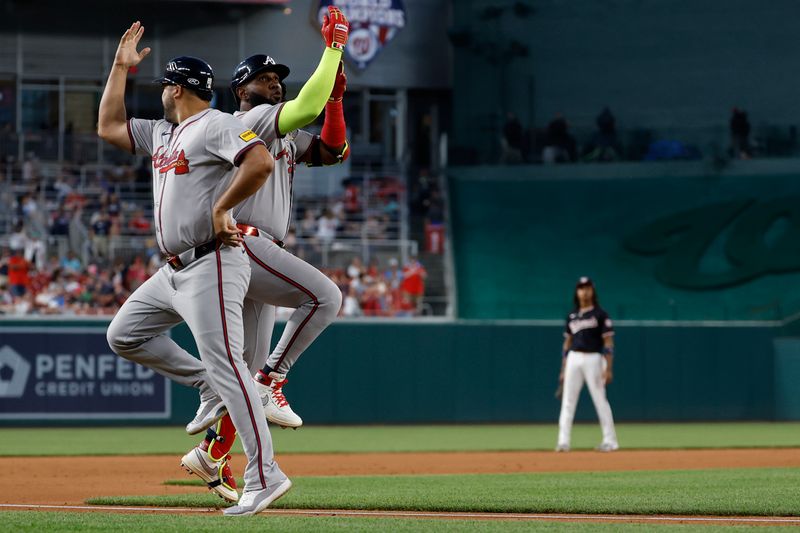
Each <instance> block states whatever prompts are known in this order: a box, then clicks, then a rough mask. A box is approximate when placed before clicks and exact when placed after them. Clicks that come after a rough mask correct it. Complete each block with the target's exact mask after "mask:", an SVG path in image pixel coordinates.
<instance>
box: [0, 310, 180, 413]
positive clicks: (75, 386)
mask: <svg viewBox="0 0 800 533" xmlns="http://www.w3.org/2000/svg"><path fill="white" fill-rule="evenodd" d="M170 414H171V400H170V384H169V382H168V380H167V379H166V378H165V377H163V376H161V375H159V374H156V373H155V372H154V371H153V370H150V369H148V368H145V367H143V366H140V365H137V364H134V363H132V362H130V361H127V360H125V359H123V358H121V357H118V356H117V355H115V354H114V353H113V352H112V351H111V349H110V348H109V347H108V343H107V342H106V328H105V326H97V327H80V328H47V331H46V334H45V332H44V331H43V330H42V328H39V327H0V419H3V420H59V419H65V420H66V419H71V420H75V419H85V420H97V419H164V418H169V417H170Z"/></svg>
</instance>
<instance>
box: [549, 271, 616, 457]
mask: <svg viewBox="0 0 800 533" xmlns="http://www.w3.org/2000/svg"><path fill="white" fill-rule="evenodd" d="M573 300H574V303H575V309H574V310H573V311H572V312H571V313H570V314H569V316H568V317H567V324H566V328H565V330H564V346H563V357H562V363H561V373H560V375H559V377H558V380H559V383H561V384H563V387H564V388H563V395H562V399H561V415H560V416H559V419H558V444H557V446H556V451H557V452H567V451H569V447H570V438H571V435H572V421H573V419H574V418H575V409H576V408H577V406H578V396H579V395H580V393H581V389H582V388H583V383H584V381H586V385H587V387H589V394H590V395H591V396H592V402H594V408H595V409H596V410H597V418H599V419H600V427H601V428H602V430H603V441H602V442H601V443H600V445H599V446H597V448H595V449H596V450H598V451H603V452H612V451H614V450H618V449H619V444H618V443H617V433H616V431H615V430H614V417H613V415H612V414H611V406H610V405H609V403H608V399H607V398H606V385H608V384H609V383H611V379H612V377H613V373H612V370H611V368H612V365H613V362H614V328H613V325H612V324H611V319H610V318H609V317H608V313H606V312H605V310H603V308H602V307H600V304H599V303H598V300H597V291H596V290H595V287H594V283H593V282H592V280H591V279H589V278H587V277H582V278H580V279H579V280H578V283H577V285H576V286H575V295H574V298H573ZM601 352H602V353H601Z"/></svg>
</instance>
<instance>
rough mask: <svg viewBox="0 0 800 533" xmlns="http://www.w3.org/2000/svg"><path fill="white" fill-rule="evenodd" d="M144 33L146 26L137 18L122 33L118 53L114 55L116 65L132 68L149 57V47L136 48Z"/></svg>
mask: <svg viewBox="0 0 800 533" xmlns="http://www.w3.org/2000/svg"><path fill="white" fill-rule="evenodd" d="M142 34H144V26H142V23H141V22H139V21H138V20H137V21H136V22H134V23H133V24H131V27H130V28H128V29H127V30H126V31H125V33H123V34H122V38H121V39H120V40H119V46H118V47H117V53H116V54H115V55H114V65H118V66H121V67H125V68H130V67H133V66H135V65H138V64H139V63H141V61H142V59H144V58H145V57H147V54H149V53H150V48H149V47H148V48H144V49H142V51H141V52H138V51H137V50H136V47H137V46H138V45H139V40H141V38H142Z"/></svg>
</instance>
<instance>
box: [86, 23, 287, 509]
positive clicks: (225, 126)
mask: <svg viewBox="0 0 800 533" xmlns="http://www.w3.org/2000/svg"><path fill="white" fill-rule="evenodd" d="M143 31H144V28H143V27H142V26H141V25H140V23H139V22H135V23H134V24H133V25H132V26H131V27H130V28H129V29H128V30H127V31H126V32H125V34H124V35H123V36H122V38H121V40H120V44H119V47H118V49H117V52H116V55H115V58H114V64H113V67H112V69H111V73H110V74H109V78H108V83H107V84H106V87H105V90H104V92H103V97H102V99H101V102H100V110H99V120H98V133H99V135H100V136H101V137H102V138H103V139H105V140H106V141H108V142H110V143H111V144H114V145H115V146H117V147H120V148H122V149H125V150H129V151H132V152H136V153H142V154H148V155H150V156H151V157H152V164H153V200H154V204H153V207H154V216H155V231H156V237H157V241H158V245H159V247H160V248H161V250H162V252H163V253H164V254H165V255H167V256H168V258H169V259H168V262H167V264H166V265H164V266H163V267H162V268H161V269H160V270H159V271H158V272H157V273H156V274H155V275H154V276H152V277H151V278H150V279H148V280H147V281H146V282H145V283H144V284H143V285H141V286H140V287H139V288H138V289H137V290H136V291H134V293H133V294H132V295H131V296H130V298H129V299H128V300H127V301H126V302H125V304H124V305H123V306H122V307H121V308H120V310H119V312H118V313H117V315H116V316H115V317H114V319H113V320H112V322H111V324H110V325H109V328H108V333H107V337H108V342H109V345H110V346H111V348H112V349H113V350H114V352H116V353H117V354H118V355H120V356H121V357H124V358H126V359H129V360H131V361H134V362H136V363H140V364H142V365H145V366H147V367H150V368H152V369H154V370H156V371H158V372H159V373H161V374H163V375H165V376H168V377H170V378H171V379H173V380H175V381H177V382H179V383H182V384H185V385H190V386H196V387H198V388H200V389H201V394H206V395H213V394H214V393H216V394H218V395H219V396H221V397H222V398H223V399H224V400H225V404H226V406H227V407H228V411H229V413H230V416H231V419H232V420H233V423H234V424H236V427H237V428H238V429H239V432H240V433H241V435H242V443H243V447H244V450H245V453H246V455H247V459H248V463H247V466H246V468H245V473H244V478H245V487H244V495H243V496H242V499H243V500H245V501H244V502H242V504H241V505H239V506H237V507H235V508H233V509H226V511H225V513H226V514H231V515H244V514H253V513H255V512H258V511H260V510H262V509H264V508H265V507H266V506H268V505H269V504H270V503H271V502H272V501H274V500H275V499H277V498H279V497H280V496H282V495H283V494H285V493H286V491H288V490H289V489H290V488H291V485H292V483H291V481H290V480H289V478H288V477H287V476H286V475H285V474H284V473H283V472H282V471H281V470H280V468H279V467H278V465H277V463H275V461H274V458H273V450H272V441H271V437H270V434H269V429H268V427H267V423H266V420H265V419H264V417H263V416H261V412H262V409H261V399H260V397H259V394H258V391H257V390H256V387H255V384H254V383H253V380H252V379H251V378H250V371H249V370H248V368H247V365H246V364H245V362H244V360H243V358H242V350H243V342H244V340H243V336H244V334H243V326H242V302H243V300H244V296H245V293H246V292H247V287H248V285H249V282H250V264H249V261H248V259H247V255H246V254H245V253H244V249H243V248H242V247H241V243H242V238H241V236H240V234H239V230H238V228H236V226H235V222H234V220H233V219H232V218H231V214H230V211H231V209H232V208H233V207H234V206H236V205H238V204H239V203H241V202H242V201H243V200H245V199H246V198H247V197H249V196H251V195H252V194H253V193H255V192H256V191H257V190H258V189H259V188H260V187H261V186H262V185H263V184H264V182H265V181H266V179H267V176H268V175H269V173H270V172H271V171H272V169H273V167H274V161H273V158H272V156H271V155H270V154H269V152H268V150H267V149H266V147H265V146H264V143H263V141H262V140H261V139H259V138H258V137H257V136H256V134H255V133H253V132H252V131H250V130H248V129H247V128H246V127H245V126H244V125H243V124H242V123H241V122H240V121H239V120H237V119H235V118H234V117H232V116H231V115H228V114H226V113H222V112H220V111H217V110H215V109H211V108H210V107H209V101H210V100H211V98H212V95H213V93H212V91H211V88H212V85H213V73H212V71H211V67H210V66H209V65H208V64H207V63H206V62H205V61H203V60H201V59H198V58H194V57H187V56H182V57H177V58H174V59H172V60H171V61H169V62H168V63H167V67H166V70H165V72H164V76H163V77H162V78H160V79H158V80H156V82H158V83H160V84H161V85H162V86H163V92H162V103H163V105H164V114H165V118H164V119H162V120H140V119H131V120H126V112H125V101H124V97H125V82H126V78H127V73H128V69H129V68H130V67H131V66H134V65H137V64H138V63H140V62H141V61H142V59H144V57H145V56H147V54H148V53H149V51H150V50H149V49H148V48H145V49H143V50H142V51H141V52H139V51H137V45H138V43H139V41H140V39H141V37H142V34H143ZM237 167H238V170H237ZM181 321H186V323H187V325H188V326H189V328H190V330H191V331H192V333H193V335H194V337H195V340H196V342H197V347H198V350H199V352H200V359H201V361H202V362H201V361H198V360H197V359H196V358H194V357H192V356H191V355H190V354H189V353H188V352H186V351H184V350H182V349H180V348H179V347H178V346H177V344H175V343H174V342H173V341H172V340H170V339H169V338H168V337H167V336H166V335H165V333H166V331H167V330H168V329H169V328H171V327H172V326H174V325H176V324H178V323H179V322H181ZM245 495H246V496H247V498H245Z"/></svg>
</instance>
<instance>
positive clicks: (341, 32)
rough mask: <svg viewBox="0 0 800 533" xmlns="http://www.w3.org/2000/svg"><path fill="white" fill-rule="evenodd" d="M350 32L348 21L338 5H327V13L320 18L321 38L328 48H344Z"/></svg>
mask: <svg viewBox="0 0 800 533" xmlns="http://www.w3.org/2000/svg"><path fill="white" fill-rule="evenodd" d="M349 34H350V23H349V22H348V21H347V17H345V16H344V13H342V12H341V11H340V10H339V8H338V7H333V6H328V14H327V15H325V16H324V17H323V19H322V38H323V39H325V44H326V45H327V46H328V48H333V49H335V50H344V45H346V44H347V38H348V36H349Z"/></svg>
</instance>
